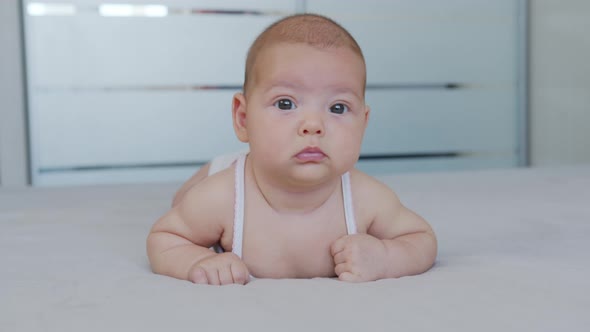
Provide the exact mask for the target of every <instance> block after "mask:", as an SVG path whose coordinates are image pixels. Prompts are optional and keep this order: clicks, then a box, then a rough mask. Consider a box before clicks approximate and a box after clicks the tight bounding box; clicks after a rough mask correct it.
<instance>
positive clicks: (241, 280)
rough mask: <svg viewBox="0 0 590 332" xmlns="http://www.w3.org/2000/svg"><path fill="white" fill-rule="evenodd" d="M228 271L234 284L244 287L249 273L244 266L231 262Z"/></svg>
mask: <svg viewBox="0 0 590 332" xmlns="http://www.w3.org/2000/svg"><path fill="white" fill-rule="evenodd" d="M230 270H231V274H232V277H233V279H234V283H236V284H240V285H244V284H246V282H248V277H249V274H250V273H249V272H248V268H246V265H245V264H244V263H241V262H232V263H231V265H230Z"/></svg>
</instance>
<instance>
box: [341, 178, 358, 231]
mask: <svg viewBox="0 0 590 332" xmlns="http://www.w3.org/2000/svg"><path fill="white" fill-rule="evenodd" d="M342 200H343V201H344V219H346V229H347V230H348V235H352V234H356V221H355V220H354V209H353V207H352V190H351V188H350V173H349V172H346V173H344V174H343V175H342Z"/></svg>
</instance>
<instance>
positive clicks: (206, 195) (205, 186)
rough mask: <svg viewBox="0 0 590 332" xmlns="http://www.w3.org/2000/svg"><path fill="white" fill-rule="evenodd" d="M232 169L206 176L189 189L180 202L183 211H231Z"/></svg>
mask: <svg viewBox="0 0 590 332" xmlns="http://www.w3.org/2000/svg"><path fill="white" fill-rule="evenodd" d="M233 196H234V168H233V167H228V168H226V169H224V170H222V171H219V172H217V173H215V174H212V175H210V176H207V177H206V178H204V179H203V180H201V181H200V182H199V183H197V184H195V185H194V186H193V187H191V188H190V189H189V190H188V191H187V193H186V196H185V198H184V199H183V201H182V205H183V208H184V209H188V210H192V209H196V210H199V211H198V213H203V211H211V212H213V213H216V214H217V213H219V212H224V211H226V210H229V211H233V210H232V207H233Z"/></svg>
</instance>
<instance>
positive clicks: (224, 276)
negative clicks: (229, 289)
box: [217, 265, 234, 285]
mask: <svg viewBox="0 0 590 332" xmlns="http://www.w3.org/2000/svg"><path fill="white" fill-rule="evenodd" d="M217 272H218V273H219V283H220V284H221V285H231V284H233V283H234V279H233V277H232V274H231V270H230V266H229V265H228V266H223V267H221V268H219V270H217Z"/></svg>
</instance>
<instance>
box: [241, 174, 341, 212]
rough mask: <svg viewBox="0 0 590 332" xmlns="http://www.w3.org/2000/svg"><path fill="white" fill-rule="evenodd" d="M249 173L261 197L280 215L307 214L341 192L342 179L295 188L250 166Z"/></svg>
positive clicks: (336, 178) (337, 178)
mask: <svg viewBox="0 0 590 332" xmlns="http://www.w3.org/2000/svg"><path fill="white" fill-rule="evenodd" d="M247 168H249V172H247V173H249V174H250V175H251V176H252V179H253V182H254V184H255V185H256V189H257V190H258V192H259V193H260V195H261V196H262V197H263V198H264V199H265V200H266V203H267V204H268V205H269V206H270V207H271V208H272V209H273V210H275V211H276V212H278V213H288V214H306V213H310V212H313V211H315V210H316V209H318V208H319V207H321V206H322V205H324V204H325V203H326V202H327V201H328V200H329V199H330V198H332V197H333V196H334V194H335V193H336V192H339V191H338V189H339V188H340V181H341V180H340V177H335V178H334V179H332V180H330V181H328V182H324V183H319V184H315V185H300V186H294V185H289V184H288V183H285V182H281V181H273V179H272V177H268V176H264V175H263V174H260V173H263V172H256V170H255V169H254V168H252V166H251V165H250V167H247Z"/></svg>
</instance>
